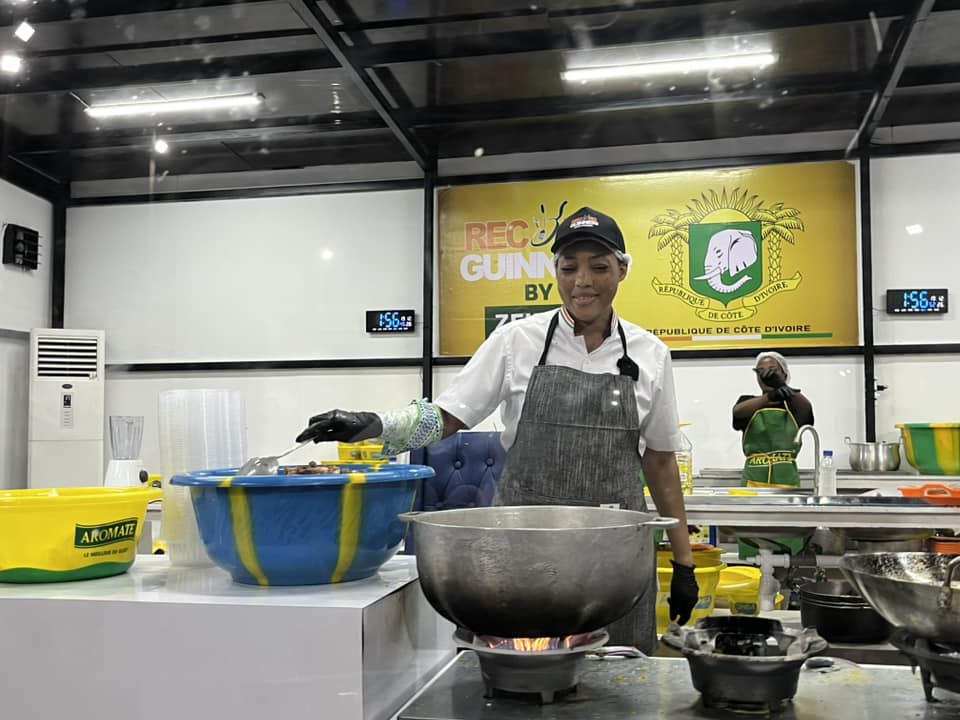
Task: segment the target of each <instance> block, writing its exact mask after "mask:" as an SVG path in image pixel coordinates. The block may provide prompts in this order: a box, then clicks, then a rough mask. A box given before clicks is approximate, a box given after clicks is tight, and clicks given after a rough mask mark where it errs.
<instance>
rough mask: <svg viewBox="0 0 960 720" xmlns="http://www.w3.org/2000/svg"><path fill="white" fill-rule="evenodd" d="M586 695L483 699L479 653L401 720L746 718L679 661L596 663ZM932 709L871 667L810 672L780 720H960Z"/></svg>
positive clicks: (883, 669)
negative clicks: (722, 705) (700, 686)
mask: <svg viewBox="0 0 960 720" xmlns="http://www.w3.org/2000/svg"><path fill="white" fill-rule="evenodd" d="M587 662H588V668H587V670H586V671H585V672H584V675H583V676H582V678H581V681H580V685H579V688H578V691H577V692H576V693H575V694H572V695H568V696H566V697H565V698H563V699H562V700H560V701H558V702H555V703H553V704H551V705H539V704H538V703H537V702H536V701H535V700H528V699H527V698H526V697H502V696H497V697H495V698H493V699H488V698H485V697H484V696H483V681H482V680H481V677H480V666H479V663H478V662H477V656H476V653H474V652H472V651H466V652H462V653H460V654H459V655H458V656H457V657H456V658H455V659H454V660H453V661H452V662H451V663H450V664H449V665H448V666H447V667H445V668H444V669H443V670H442V671H441V672H440V673H439V674H438V675H437V676H436V677H435V678H434V679H433V680H432V681H431V683H430V684H429V685H428V686H427V687H425V688H424V689H423V690H422V691H421V692H420V693H419V694H418V695H416V696H415V697H414V698H413V700H411V701H410V702H409V703H408V704H407V706H406V707H404V708H403V709H402V710H401V711H400V713H399V714H398V715H397V720H538V719H539V720H566V719H567V718H577V720H624V719H626V718H658V719H659V720H717V719H718V718H735V717H744V716H743V715H738V714H735V713H732V712H729V711H723V710H714V709H709V708H705V707H704V706H703V705H702V703H701V701H700V694H699V693H698V692H697V691H696V690H695V689H694V688H693V684H692V682H691V680H690V670H689V668H688V667H687V661H686V660H683V659H674V658H644V659H639V660H632V659H605V660H588V661H587ZM936 693H937V696H938V697H939V698H941V699H943V702H941V703H936V704H927V702H926V700H924V697H923V688H922V687H921V684H920V677H919V675H913V674H912V673H911V671H910V669H909V668H906V667H889V666H885V665H866V666H861V667H849V668H844V669H840V670H835V671H832V672H827V673H821V672H818V671H809V670H804V671H802V672H801V677H800V686H799V689H798V691H797V695H796V697H795V698H794V699H793V702H792V703H791V704H789V705H788V706H787V708H786V709H785V710H784V711H783V712H781V713H779V714H777V715H776V716H775V717H776V718H777V720H835V718H838V717H842V718H843V720H886V719H887V718H891V719H892V718H897V719H898V720H900V719H901V718H924V719H925V720H946V718H954V719H955V718H958V717H960V696H957V695H952V694H950V693H947V692H945V691H943V690H937V691H936Z"/></svg>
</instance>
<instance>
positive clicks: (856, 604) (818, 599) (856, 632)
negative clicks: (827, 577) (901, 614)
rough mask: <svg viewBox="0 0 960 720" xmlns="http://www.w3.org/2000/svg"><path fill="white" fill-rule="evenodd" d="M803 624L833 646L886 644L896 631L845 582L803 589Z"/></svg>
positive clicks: (801, 589) (811, 585)
mask: <svg viewBox="0 0 960 720" xmlns="http://www.w3.org/2000/svg"><path fill="white" fill-rule="evenodd" d="M800 621H801V623H802V624H803V627H814V628H816V629H817V632H818V633H819V634H820V636H821V637H823V638H824V639H826V640H827V641H829V642H832V643H873V642H884V641H885V640H887V638H889V637H890V633H891V632H893V627H892V626H891V625H890V623H888V622H887V621H886V620H884V619H883V618H882V617H881V616H880V615H879V613H877V611H876V610H874V609H873V608H872V607H870V604H869V603H867V601H866V600H864V599H863V597H861V596H860V595H859V594H858V593H857V591H856V590H855V589H854V588H853V586H852V585H851V584H850V583H848V582H846V581H843V580H839V581H836V580H835V581H829V582H819V583H808V584H807V585H803V586H801V588H800Z"/></svg>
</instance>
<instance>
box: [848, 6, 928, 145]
mask: <svg viewBox="0 0 960 720" xmlns="http://www.w3.org/2000/svg"><path fill="white" fill-rule="evenodd" d="M936 2H937V0H917V2H916V3H915V4H914V6H913V10H912V11H911V12H910V14H909V15H908V16H907V17H906V18H905V20H904V22H903V23H902V24H901V25H902V26H901V27H900V29H899V32H898V33H897V34H896V36H895V39H894V40H893V43H892V45H891V46H890V47H889V49H888V48H887V47H884V48H883V51H882V52H883V55H884V56H885V57H884V58H883V62H882V63H880V64H878V70H879V75H878V82H877V89H876V90H875V91H874V94H873V98H872V100H871V102H870V106H869V107H868V108H867V111H866V112H865V113H864V114H863V119H861V121H860V125H859V127H857V131H856V132H855V133H854V135H853V138H851V140H850V143H849V144H848V145H847V149H846V153H845V154H846V156H847V157H849V156H850V155H851V154H852V153H853V152H854V150H856V149H857V148H858V147H859V146H860V144H861V142H864V143H869V142H870V138H871V137H873V133H874V131H875V130H876V129H877V126H878V125H879V124H880V121H881V120H882V119H883V113H884V112H886V110H887V106H888V105H889V104H890V100H891V99H892V98H893V94H894V92H896V89H897V84H898V83H899V82H900V77H901V76H902V75H903V71H904V68H906V66H907V57H908V56H909V54H910V48H911V47H913V45H914V43H915V42H916V40H917V37H918V35H919V30H920V28H921V27H923V23H924V22H925V21H926V19H927V18H928V17H929V16H930V12H931V11H932V10H933V6H934V4H935V3H936ZM884 45H885V46H886V45H887V43H886V42H884Z"/></svg>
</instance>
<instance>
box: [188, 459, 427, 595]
mask: <svg viewBox="0 0 960 720" xmlns="http://www.w3.org/2000/svg"><path fill="white" fill-rule="evenodd" d="M235 472H236V468H229V469H223V470H203V471H198V472H191V473H186V474H183V475H175V476H174V477H172V478H171V479H170V482H171V483H172V484H173V485H185V486H188V487H189V488H190V494H191V497H192V499H193V509H194V512H195V514H196V517H197V524H198V525H199V528H200V535H201V537H202V538H203V544H204V546H205V547H206V549H207V553H208V554H209V555H210V559H211V560H213V561H214V562H215V563H216V564H217V565H218V566H220V567H222V568H223V569H224V570H226V571H227V572H229V573H230V575H231V576H232V577H233V579H234V580H235V581H236V582H239V583H245V584H249V585H320V584H325V583H339V582H348V581H350V580H360V579H362V578H365V577H370V576H371V575H373V574H374V573H376V572H377V570H378V569H379V568H380V567H381V566H382V565H383V564H384V563H385V562H387V560H389V559H390V558H391V557H393V556H394V554H395V553H396V552H397V550H398V549H399V547H400V545H401V543H402V542H403V538H404V535H405V533H406V531H407V523H404V522H401V521H400V520H398V519H397V515H398V514H399V513H403V512H408V511H410V510H411V509H412V507H413V501H414V497H415V495H416V491H417V488H418V486H419V484H420V481H421V480H422V479H423V478H428V477H433V475H434V471H433V468H431V467H427V466H425V465H397V464H389V465H379V466H373V465H364V464H356V465H352V464H351V465H343V466H342V467H341V473H340V474H329V475H286V474H280V475H250V476H242V477H234V475H233V474H234V473H235Z"/></svg>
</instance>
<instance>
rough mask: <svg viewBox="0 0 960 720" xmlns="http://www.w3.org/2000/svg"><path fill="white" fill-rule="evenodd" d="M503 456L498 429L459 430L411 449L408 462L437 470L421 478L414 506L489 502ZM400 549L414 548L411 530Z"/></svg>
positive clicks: (434, 507) (410, 551)
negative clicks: (425, 478) (425, 445)
mask: <svg viewBox="0 0 960 720" xmlns="http://www.w3.org/2000/svg"><path fill="white" fill-rule="evenodd" d="M506 457H507V451H506V450H504V449H503V446H502V445H501V444H500V433H498V432H469V431H461V432H458V433H454V434H453V435H451V436H450V437H448V438H445V439H444V440H441V441H440V442H438V443H436V444H435V445H432V446H430V447H428V448H420V449H419V450H412V451H411V452H410V463H411V464H413V465H429V466H430V467H432V468H433V469H434V470H435V471H436V473H437V474H436V476H435V477H432V478H429V479H427V480H425V481H424V484H423V488H422V490H421V492H419V493H417V499H416V500H415V502H414V510H449V509H452V508H464V507H484V506H488V505H491V504H492V503H493V495H494V492H495V491H496V489H497V480H498V479H499V478H500V473H501V472H503V463H504V461H505V460H506ZM404 552H405V553H407V554H413V552H414V543H413V533H412V532H409V533H408V534H407V541H406V546H405V547H404Z"/></svg>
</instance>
